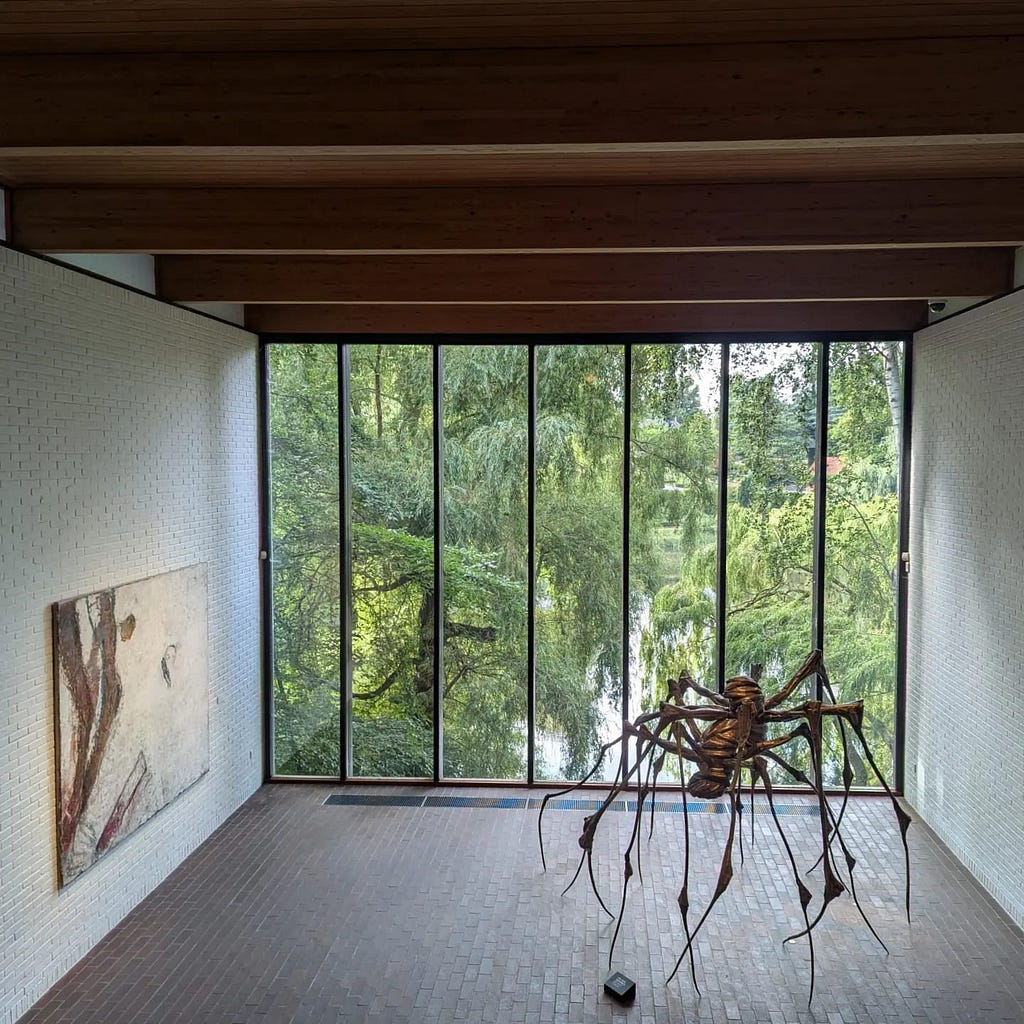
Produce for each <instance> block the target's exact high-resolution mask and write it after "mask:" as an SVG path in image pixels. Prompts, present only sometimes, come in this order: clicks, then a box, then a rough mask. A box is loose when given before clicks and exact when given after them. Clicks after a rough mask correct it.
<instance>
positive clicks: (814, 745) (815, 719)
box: [775, 701, 846, 942]
mask: <svg viewBox="0 0 1024 1024" xmlns="http://www.w3.org/2000/svg"><path fill="white" fill-rule="evenodd" d="M807 705H808V706H807V724H808V726H809V728H810V733H811V763H812V765H813V767H814V778H815V780H816V782H815V785H814V792H815V794H816V795H817V797H818V820H819V824H820V825H821V848H822V850H823V851H824V852H825V853H826V854H827V853H828V849H829V813H830V812H829V807H828V804H827V803H826V802H825V793H824V791H823V789H822V788H821V704H820V703H819V702H818V701H808V702H807ZM775 756H777V755H775ZM780 760H781V758H780ZM822 872H823V873H824V876H825V888H824V891H823V892H822V904H821V909H820V910H819V911H818V916H817V917H816V918H815V919H814V921H813V922H811V925H810V927H811V928H813V927H814V926H815V925H816V924H817V923H818V922H819V921H820V920H821V918H822V915H823V914H824V913H825V911H826V910H827V909H828V905H829V904H830V903H831V902H832V901H833V900H834V899H836V898H837V897H838V896H840V895H841V894H842V893H843V892H844V891H845V890H846V886H845V885H843V883H842V881H840V879H839V876H838V875H837V874H836V872H835V870H834V867H833V864H832V858H831V857H829V856H826V857H825V858H824V860H823V861H822ZM802 934H803V933H802V932H801V933H797V934H796V935H793V936H790V938H789V939H786V941H787V942H789V941H790V940H791V939H798V938H800V937H801V936H802Z"/></svg>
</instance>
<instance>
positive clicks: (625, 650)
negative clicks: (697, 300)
mask: <svg viewBox="0 0 1024 1024" xmlns="http://www.w3.org/2000/svg"><path fill="white" fill-rule="evenodd" d="M622 365H623V389H622V394H623V401H622V720H623V722H626V721H628V720H629V553H630V544H629V540H630V537H629V529H630V516H629V511H630V510H629V505H630V493H631V488H630V485H631V482H632V481H631V480H630V475H631V470H632V460H631V458H630V448H631V444H632V433H633V345H632V344H631V343H630V342H626V343H625V344H623V346H622ZM628 773H629V744H628V743H627V742H623V744H622V777H623V779H626V778H627V777H628ZM637 785H639V778H638V779H637Z"/></svg>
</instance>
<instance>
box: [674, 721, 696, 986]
mask: <svg viewBox="0 0 1024 1024" xmlns="http://www.w3.org/2000/svg"><path fill="white" fill-rule="evenodd" d="M682 732H683V730H682V729H681V728H678V727H677V730H676V732H675V736H676V740H677V742H678V743H679V746H680V750H681V749H682V739H683V738H682ZM679 788H680V789H681V790H682V796H683V836H684V839H683V887H682V888H681V889H680V890H679V900H678V902H679V910H680V912H681V913H682V915H683V931H684V932H685V934H686V948H687V949H689V951H690V979H691V980H692V981H693V988H694V991H695V992H696V993H697V995H700V987H699V986H698V984H697V966H696V964H695V963H694V960H693V940H692V938H691V937H690V922H689V917H688V915H689V913H690V814H689V805H688V803H687V800H686V795H687V794H686V775H685V773H684V772H683V756H682V753H680V754H679Z"/></svg>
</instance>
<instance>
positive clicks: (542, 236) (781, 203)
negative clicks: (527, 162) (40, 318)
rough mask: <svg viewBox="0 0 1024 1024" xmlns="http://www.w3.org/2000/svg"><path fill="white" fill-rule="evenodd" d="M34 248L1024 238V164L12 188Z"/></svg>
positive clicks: (421, 247)
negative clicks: (620, 181) (633, 176)
mask: <svg viewBox="0 0 1024 1024" xmlns="http://www.w3.org/2000/svg"><path fill="white" fill-rule="evenodd" d="M13 214H14V218H13V219H14V241H15V242H16V243H17V244H18V245H23V246H25V247H26V248H31V249H37V250H40V251H43V252H143V253H189V252H194V253H274V252H277V253H288V252H294V253H301V252H309V253H344V252H362V251H375V250H384V251H396V252H400V251H407V252H416V251H421V252H431V251H445V250H455V251H458V250H472V251H481V252H486V251H500V250H525V251H531V250H534V251H535V250H544V249H548V250H550V249H565V250H576V251H586V250H593V251H601V250H619V249H637V250H640V249H663V250H680V251H681V250H686V249H695V250H700V249H752V248H789V247H791V248H816V247H817V248H848V247H850V248H856V247H872V248H879V247H885V246H907V247H910V246H931V245H937V246H944V245H964V244H967V245H987V246H1015V245H1022V244H1024V177H1022V178H994V179H981V180H968V181H960V180H938V181H916V182H905V181H881V182H878V181H874V182H800V183H791V182H785V183H775V184H721V185H651V186H643V185H638V186H627V185H620V186H603V187H602V186H591V187H577V188H570V187H565V186H563V187H557V186H555V187H537V186H533V187H521V188H419V189H414V188H362V189H316V188H308V189H198V188H195V189H145V188H138V189H19V190H17V191H16V192H15V194H14V202H13Z"/></svg>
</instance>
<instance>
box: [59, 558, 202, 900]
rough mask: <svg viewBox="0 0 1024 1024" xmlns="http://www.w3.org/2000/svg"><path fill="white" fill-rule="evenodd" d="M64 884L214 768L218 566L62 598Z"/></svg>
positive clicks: (61, 824) (61, 859) (61, 817)
mask: <svg viewBox="0 0 1024 1024" xmlns="http://www.w3.org/2000/svg"><path fill="white" fill-rule="evenodd" d="M53 643H54V678H55V682H56V691H57V699H56V713H57V770H58V812H57V847H58V855H59V856H58V861H59V867H60V884H61V885H67V883H68V882H70V881H72V880H73V879H74V878H76V877H77V876H78V875H80V874H81V873H82V872H83V871H85V870H86V869H87V868H88V867H90V866H91V865H92V864H93V863H94V862H95V861H96V859H97V858H99V857H101V856H102V855H103V854H105V853H106V852H107V851H108V850H110V849H111V848H113V847H114V846H116V845H117V844H118V843H119V842H120V841H121V840H122V839H124V838H125V837H126V836H128V835H130V834H131V833H132V832H134V831H135V830H136V829H137V828H138V827H139V826H140V825H142V824H143V823H144V822H145V821H147V820H148V819H149V818H151V817H152V816H153V815H154V814H155V813H156V812H157V811H159V810H160V808H162V807H165V806H166V805H167V804H169V803H170V802H171V801H172V800H173V799H174V798H175V797H177V796H178V795H179V794H180V793H181V792H183V791H184V790H185V789H187V788H188V787H189V786H191V785H192V784H193V783H194V782H195V781H196V780H197V779H198V778H200V776H202V775H203V774H204V773H205V772H206V771H207V770H208V768H209V764H210V725H209V678H208V666H207V619H206V566H205V565H194V566H191V567H190V568H187V569H180V570H178V571H176V572H170V573H165V574H163V575H161V576H153V577H151V578H149V579H145V580H140V581H139V582H136V583H128V584H125V585H123V586H118V587H112V588H110V589H109V590H99V591H96V593H93V594H87V595H85V596H84V597H77V598H73V599H72V600H70V601H60V602H58V603H57V604H55V605H54V606H53Z"/></svg>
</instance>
